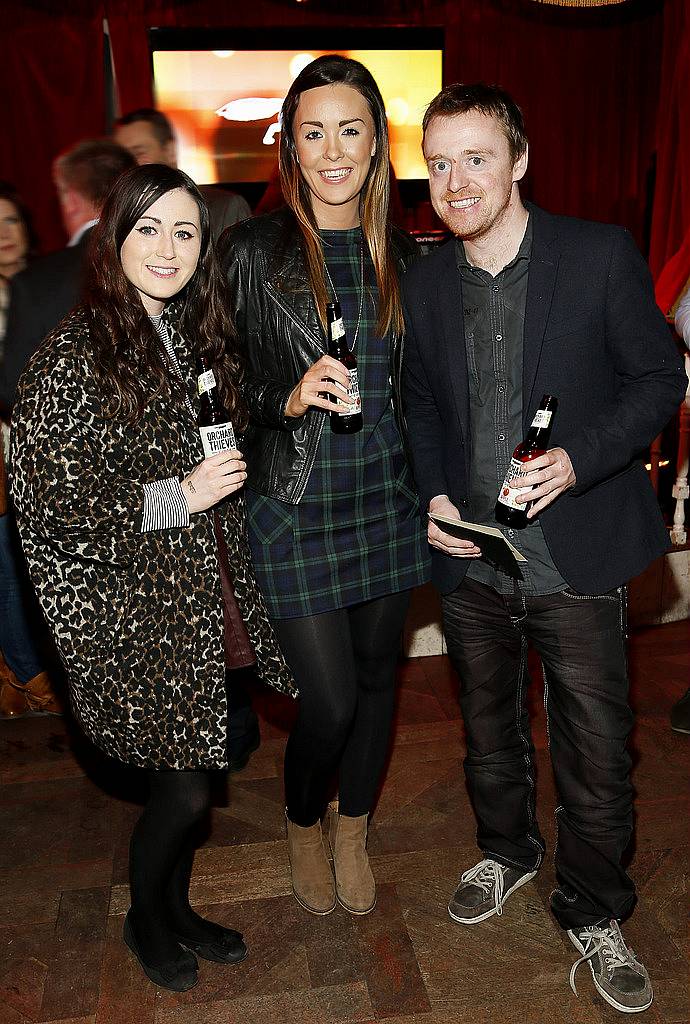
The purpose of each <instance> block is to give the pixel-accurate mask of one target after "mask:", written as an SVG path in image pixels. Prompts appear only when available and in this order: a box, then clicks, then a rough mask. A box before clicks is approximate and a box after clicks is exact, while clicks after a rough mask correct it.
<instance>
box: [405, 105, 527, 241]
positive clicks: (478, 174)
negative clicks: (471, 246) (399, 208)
mask: <svg viewBox="0 0 690 1024" xmlns="http://www.w3.org/2000/svg"><path fill="white" fill-rule="evenodd" d="M423 148H424V157H425V159H426V162H427V168H428V171H429V189H430V192H431V202H432V204H433V207H434V210H435V211H436V213H437V214H438V216H439V217H440V218H441V220H442V221H443V222H444V224H445V225H446V226H447V227H448V228H449V229H450V230H451V231H452V232H453V234H454V235H456V236H457V237H459V238H466V239H472V240H475V239H480V238H486V237H487V236H488V235H489V234H490V233H491V232H492V230H493V229H494V228H496V227H499V226H500V224H501V221H502V219H503V218H504V217H505V216H506V214H507V211H508V209H509V207H510V205H511V201H516V200H517V187H515V188H514V183H516V182H518V181H520V179H521V178H522V177H523V176H524V174H525V171H526V170H527V153H526V152H525V153H524V154H523V155H522V156H520V157H518V158H517V160H516V161H515V162H514V163H513V159H512V156H511V152H510V147H509V145H508V139H507V138H506V135H505V133H504V131H503V129H502V128H501V125H500V123H499V122H498V121H497V120H496V118H494V117H490V116H489V115H487V114H482V113H480V112H479V111H478V110H469V111H467V113H465V114H452V115H449V116H446V115H443V114H439V115H438V116H436V117H434V118H432V120H431V122H430V124H429V125H428V127H427V130H426V132H425V134H424V144H423Z"/></svg>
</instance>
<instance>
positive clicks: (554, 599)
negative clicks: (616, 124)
mask: <svg viewBox="0 0 690 1024" xmlns="http://www.w3.org/2000/svg"><path fill="white" fill-rule="evenodd" d="M423 128H424V141H423V147H424V155H425V157H426V161H427V166H428V169H429V181H430V191H431V200H432V203H433V206H434V209H435V210H436V212H437V214H438V215H439V216H440V217H441V219H442V220H443V221H444V222H445V224H446V225H447V226H448V228H449V229H450V230H451V231H452V232H453V234H454V235H455V238H454V239H453V240H452V241H450V242H448V243H447V244H446V245H444V246H443V247H442V248H440V249H438V250H437V251H434V252H433V253H432V254H431V255H429V256H428V257H427V258H426V259H425V260H423V261H421V262H419V263H418V264H416V266H415V267H414V268H413V269H412V270H411V271H410V273H409V274H408V275H406V277H405V279H404V281H403V289H404V304H405V309H406V321H407V326H408V330H407V335H406V345H405V367H404V395H405V415H406V419H407V424H408V434H407V437H408V443H409V445H410V449H411V452H412V458H413V463H414V470H415V477H416V479H417V482H418V484H419V486H420V492H421V494H422V498H423V501H424V503H425V505H426V506H427V507H428V509H429V511H430V512H437V513H439V514H441V515H444V516H448V517H451V518H456V519H457V518H464V519H467V520H469V521H475V522H479V523H483V524H484V525H490V526H494V527H495V526H496V525H497V524H496V520H495V516H494V508H495V502H496V497H497V494H498V492H499V488H500V487H501V485H502V483H503V479H504V475H505V473H506V470H507V468H508V466H509V465H510V459H511V454H512V451H513V449H514V448H515V446H516V445H517V444H518V443H519V442H520V441H521V440H522V438H523V437H524V436H525V434H526V433H527V429H528V427H529V425H530V423H531V422H532V418H533V416H534V413H535V410H536V408H537V406H538V403H539V400H540V398H541V396H542V395H543V394H549V395H554V396H556V397H557V399H558V411H557V413H556V417H555V421H554V425H553V433H552V438H551V440H552V445H553V447H552V448H551V449H550V450H549V451H548V452H547V453H546V454H545V455H542V456H541V457H539V458H537V459H535V460H534V461H533V462H531V463H530V467H531V468H530V471H529V472H528V473H527V474H526V475H525V477H524V479H523V480H521V481H519V483H516V482H515V481H513V485H514V486H521V487H524V488H533V489H531V490H530V491H529V496H528V495H527V494H526V493H524V494H523V495H522V496H521V498H520V499H519V500H520V501H521V502H522V503H524V501H526V500H532V501H533V502H534V504H533V505H532V506H531V508H530V511H529V512H528V513H527V514H528V517H529V523H530V525H528V526H527V527H526V528H525V529H523V530H516V529H511V528H506V533H507V535H508V537H509V539H510V541H511V542H512V543H513V544H515V545H516V546H517V547H518V548H519V549H520V550H521V551H522V552H523V554H525V555H526V557H527V559H528V562H527V566H526V568H525V570H524V571H525V579H524V580H523V581H522V582H520V583H519V584H518V585H517V586H516V585H515V584H514V581H513V580H511V579H509V578H508V577H507V576H506V575H505V574H503V573H501V572H499V571H497V570H495V569H494V568H492V566H491V565H490V564H489V563H487V562H484V561H482V560H481V559H480V555H481V552H480V549H479V548H477V547H475V546H474V545H473V544H472V542H470V541H462V540H456V539H454V538H453V537H451V536H450V535H449V534H446V533H444V532H442V531H441V530H439V529H438V527H437V526H435V525H434V524H433V523H430V524H429V543H430V544H431V545H432V547H433V549H434V550H433V579H434V582H435V583H436V585H437V586H438V588H439V589H440V591H441V593H442V595H443V620H444V630H445V636H446V640H447V644H448V653H449V655H450V658H451V661H452V662H453V665H454V666H455V668H456V669H457V672H458V675H459V677H460V684H461V695H460V701H461V706H462V712H463V718H464V722H465V729H466V735H467V756H466V758H465V774H466V778H467V784H468V789H469V792H470V796H471V798H472V803H473V807H474V810H475V813H476V815H477V822H478V830H477V841H478V845H479V847H480V850H481V853H482V859H481V860H480V861H479V863H478V864H476V865H475V866H474V867H471V868H469V869H468V870H466V871H465V872H464V874H463V875H462V878H461V881H460V885H459V886H458V888H457V890H456V892H455V893H454V895H453V896H452V897H451V900H450V903H449V906H448V910H449V913H450V915H451V917H452V918H453V919H454V920H455V921H458V922H460V923H461V924H465V925H474V924H478V923H479V922H481V921H484V920H485V919H487V918H488V917H491V916H492V915H494V914H500V913H501V912H502V908H503V903H504V901H505V900H506V899H507V898H508V897H509V896H510V894H511V893H512V892H514V891H515V890H516V889H518V888H519V887H520V886H521V885H524V884H525V883H526V882H529V880H530V879H531V878H532V877H533V876H534V874H535V873H536V871H537V870H538V868H539V867H540V865H541V862H542V859H543V856H544V841H543V839H542V837H541V834H540V831H539V827H538V824H537V819H536V812H535V786H534V765H533V761H534V750H533V747H532V743H531V739H530V728H529V719H528V715H527V710H526V707H525V690H526V653H527V644H528V641H529V642H531V643H532V644H533V645H534V647H535V648H536V649H537V651H538V652H539V655H540V657H541V660H542V665H543V668H544V677H545V704H546V712H547V716H548V723H549V748H550V753H551V761H552V764H553V769H554V774H555V779H556V785H557V789H558V794H559V807H558V810H557V822H558V845H557V847H556V851H555V854H554V858H555V864H556V877H557V881H558V887H557V888H556V889H555V890H554V892H553V893H552V895H551V906H552V909H553V912H554V914H555V916H556V919H557V920H558V923H559V924H560V925H561V927H562V928H565V929H566V930H567V934H568V937H569V938H570V940H571V941H572V943H573V945H574V946H575V947H576V949H577V950H578V954H579V955H580V957H581V959H580V960H578V961H577V962H576V964H575V965H574V967H573V972H572V973H571V985H573V986H574V972H575V970H576V968H577V967H578V966H579V964H580V963H582V962H587V963H589V965H590V967H591V970H592V975H593V978H594V982H595V985H596V987H597V990H598V991H599V993H600V994H601V995H602V996H603V998H604V999H605V1000H606V1001H607V1002H608V1003H610V1004H611V1005H612V1006H615V1007H616V1008H617V1009H619V1010H621V1011H623V1012H638V1011H640V1010H644V1009H646V1007H647V1006H649V1005H650V1003H651V1001H652V987H651V984H650V981H649V977H648V975H647V972H646V970H645V968H644V967H643V965H642V964H641V963H640V962H639V961H638V960H637V959H636V958H635V956H634V954H633V952H632V950H631V949H629V948H628V947H627V946H626V944H625V941H624V939H623V936H622V934H621V931H620V927H619V922H620V921H622V920H624V919H625V918H626V917H627V916H628V915H629V914H630V913H631V911H632V908H633V905H634V903H635V886H634V884H633V881H632V879H631V878H630V877H629V875H628V874H627V872H626V870H625V867H624V863H623V857H624V854H625V851H626V848H627V846H628V844H629V841H630V838H631V835H632V829H633V793H632V786H631V784H630V755H629V754H628V751H627V746H626V741H627V737H628V734H629V732H630V729H631V726H632V712H631V710H630V707H629V704H628V679H627V673H626V654H625V589H624V585H625V583H626V581H627V580H628V579H630V577H631V576H634V575H637V574H638V573H640V572H641V571H642V570H643V569H644V568H645V566H646V565H647V564H648V563H649V562H650V561H652V560H653V559H654V558H656V557H658V556H659V555H661V554H663V552H664V551H666V550H667V548H668V546H669V545H668V532H667V530H666V528H665V526H664V522H663V519H662V517H661V513H660V511H659V506H658V504H657V501H656V496H655V494H654V491H653V489H652V487H651V485H650V483H649V480H648V478H647V474H646V472H645V469H644V465H643V464H642V461H641V459H640V454H641V453H642V452H643V451H644V449H645V448H646V447H647V446H648V445H649V444H650V443H651V441H652V440H653V439H654V438H655V437H656V436H657V434H658V433H659V432H660V430H661V429H662V427H663V426H664V425H665V424H666V422H667V421H668V419H669V418H670V417H671V415H672V414H673V413H674V412H675V410H676V409H677V407H678V403H679V402H680V401H681V400H682V398H683V395H684V394H685V387H686V384H687V380H686V377H685V374H684V372H683V368H682V363H681V362H680V360H679V358H678V356H677V353H676V351H675V347H674V345H673V342H672V340H671V338H670V335H669V331H668V328H667V326H666V324H665V322H664V319H663V317H662V316H661V314H660V312H659V309H658V308H657V306H656V304H655V301H654V293H653V290H652V286H651V280H650V276H649V272H648V270H647V267H646V266H645V264H644V261H643V260H642V258H641V256H640V254H639V253H638V251H637V249H636V248H635V245H634V244H633V242H632V240H631V238H630V236H629V234H628V233H627V232H626V231H623V230H622V229H620V228H617V227H611V226H608V225H603V224H594V223H591V222H588V221H584V220H575V219H571V218H565V217H555V216H553V215H551V214H549V213H546V212H545V211H543V210H540V209H539V208H538V207H536V206H532V205H531V204H530V205H528V206H525V205H524V204H523V202H522V200H521V198H520V191H519V182H520V180H521V179H522V177H523V175H524V174H525V171H526V169H527V138H526V136H525V130H524V124H523V120H522V114H521V113H520V110H519V108H518V107H517V106H516V105H515V103H514V102H513V100H512V99H511V98H510V97H509V96H508V95H507V94H506V93H505V92H503V91H502V90H500V89H498V88H496V87H494V86H485V85H482V84H477V85H467V86H464V85H452V86H448V87H447V88H445V89H444V90H443V91H442V92H441V93H439V95H438V96H436V97H435V99H434V100H432V102H431V104H430V105H429V107H428V109H427V111H426V114H425V117H424V124H423ZM537 516H538V518H535V517H537Z"/></svg>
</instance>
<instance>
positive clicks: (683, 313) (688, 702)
mask: <svg viewBox="0 0 690 1024" xmlns="http://www.w3.org/2000/svg"><path fill="white" fill-rule="evenodd" d="M675 324H676V331H677V332H678V334H679V335H680V337H681V338H682V339H683V341H684V342H685V346H686V348H688V349H690V284H688V287H687V288H686V290H685V294H684V295H683V296H682V297H681V299H680V302H679V303H678V305H677V306H676V317H675ZM671 728H672V729H673V731H674V732H684V733H687V734H690V687H688V689H687V690H686V691H685V693H684V694H683V696H682V697H681V698H680V700H678V701H676V703H675V704H674V705H673V707H672V708H671Z"/></svg>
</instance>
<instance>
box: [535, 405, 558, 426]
mask: <svg viewBox="0 0 690 1024" xmlns="http://www.w3.org/2000/svg"><path fill="white" fill-rule="evenodd" d="M552 416H553V410H551V409H537V412H536V414H535V417H534V419H533V420H532V426H533V427H539V428H541V427H548V425H549V423H550V422H551V418H552Z"/></svg>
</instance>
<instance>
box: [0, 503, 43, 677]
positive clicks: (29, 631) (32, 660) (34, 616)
mask: <svg viewBox="0 0 690 1024" xmlns="http://www.w3.org/2000/svg"><path fill="white" fill-rule="evenodd" d="M42 631H43V625H42V621H41V618H40V611H39V609H38V603H37V601H36V597H35V595H34V593H33V590H32V588H31V583H30V582H29V578H28V575H27V572H26V567H25V563H24V556H23V554H22V549H21V545H20V543H19V536H18V534H17V527H16V524H15V521H14V516H13V515H12V513H11V512H8V513H7V514H6V515H4V516H0V650H1V651H2V656H3V658H4V659H5V661H6V663H7V665H8V666H9V668H10V669H11V670H12V671H13V672H14V674H15V676H16V677H17V679H18V680H19V682H20V683H28V682H29V680H30V679H33V678H34V676H37V675H38V674H39V672H43V671H44V670H45V667H46V666H45V664H44V658H43V654H42V651H41V644H40V642H39V639H38V637H39V635H40V634H41V633H42Z"/></svg>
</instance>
